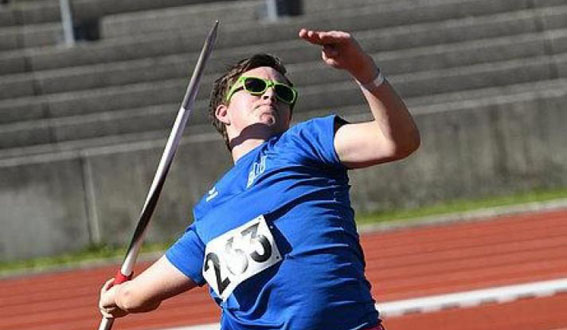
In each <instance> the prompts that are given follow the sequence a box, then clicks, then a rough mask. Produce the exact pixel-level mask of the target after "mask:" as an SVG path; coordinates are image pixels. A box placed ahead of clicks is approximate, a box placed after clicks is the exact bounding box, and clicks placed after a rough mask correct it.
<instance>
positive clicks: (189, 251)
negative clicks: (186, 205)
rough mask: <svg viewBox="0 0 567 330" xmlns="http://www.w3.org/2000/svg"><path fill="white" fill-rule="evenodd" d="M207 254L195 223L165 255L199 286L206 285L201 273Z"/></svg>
mask: <svg viewBox="0 0 567 330" xmlns="http://www.w3.org/2000/svg"><path fill="white" fill-rule="evenodd" d="M204 254H205V244H203V241H201V239H200V238H199V236H198V234H197V231H196V228H195V223H193V224H192V225H191V226H189V228H187V230H186V231H185V234H183V236H181V238H179V239H178V240H177V242H175V243H174V244H173V245H172V246H171V247H170V248H169V249H168V250H167V251H166V253H165V256H166V257H167V259H168V260H169V262H171V264H173V265H174V266H175V267H176V268H177V269H179V270H180V271H181V272H182V273H183V274H185V275H186V276H187V277H189V278H190V279H191V280H193V282H195V283H196V284H198V285H200V286H201V285H204V284H205V283H206V282H205V279H204V278H203V274H202V273H201V269H202V267H203V259H204Z"/></svg>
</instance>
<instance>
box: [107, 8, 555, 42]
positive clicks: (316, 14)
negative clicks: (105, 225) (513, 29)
mask: <svg viewBox="0 0 567 330" xmlns="http://www.w3.org/2000/svg"><path fill="white" fill-rule="evenodd" d="M331 2H337V0H335V1H331ZM473 2H474V1H473ZM473 2H471V1H470V0H465V1H460V5H458V6H454V5H455V4H456V2H455V1H452V0H429V1H415V0H413V1H411V0H404V1H391V0H390V1H374V2H370V1H360V0H359V1H355V2H353V3H352V4H351V3H350V2H347V3H348V5H346V4H341V5H337V4H335V5H334V6H333V5H331V6H327V2H326V1H321V0H318V1H315V2H313V1H312V4H311V6H310V7H308V8H309V9H310V10H311V12H309V13H307V14H306V15H304V16H301V17H297V19H299V20H300V21H303V20H305V19H308V20H309V19H311V20H313V19H317V18H319V19H323V20H328V18H329V17H330V16H332V17H336V16H337V15H343V14H347V15H348V14H349V13H352V12H360V13H364V12H371V13H372V15H374V16H375V19H376V21H379V22H382V23H383V24H388V25H391V23H388V22H392V21H397V22H398V23H395V24H397V25H399V24H400V23H401V22H407V21H409V20H413V21H416V22H417V21H419V20H431V14H432V13H431V12H430V10H433V11H435V12H436V14H435V15H436V16H437V18H436V19H438V20H439V19H447V17H448V15H449V16H452V15H457V16H463V15H465V16H476V15H482V14H486V13H487V12H489V13H496V12H502V11H509V10H518V9H528V8H533V7H534V4H532V3H530V2H528V1H525V0H524V1H513V0H504V1H502V0H501V1H476V2H475V3H474V4H472V3H473ZM544 5H545V4H544ZM457 7H460V8H457ZM337 9H338V10H337ZM465 12H466V14H465ZM331 13H332V14H331ZM134 15H135V14H134ZM245 18H246V17H245ZM165 20H167V22H165ZM130 22H131V29H132V30H131V31H135V30H136V29H135V27H138V26H139V27H140V30H141V32H145V33H148V32H152V31H156V32H157V31H162V30H166V29H169V30H171V31H173V30H174V29H178V28H184V27H192V26H195V25H194V24H193V22H192V21H191V20H187V19H185V18H184V16H183V15H182V14H181V13H180V15H178V16H175V15H171V14H169V15H166V17H165V18H161V17H159V16H154V19H152V20H149V21H143V22H144V24H143V26H142V24H141V22H136V21H135V20H130ZM255 24H258V23H254V22H252V24H251V25H252V26H253V25H255ZM284 24H285V23H284ZM405 24H407V23H405ZM231 25H232V24H231ZM351 29H352V27H351ZM128 31H130V30H128ZM128 31H125V32H120V31H118V32H117V33H116V34H118V35H119V36H120V35H126V34H127V33H128ZM134 33H136V32H134Z"/></svg>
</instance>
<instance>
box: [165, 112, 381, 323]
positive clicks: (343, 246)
mask: <svg viewBox="0 0 567 330" xmlns="http://www.w3.org/2000/svg"><path fill="white" fill-rule="evenodd" d="M335 120H341V119H340V118H338V117H336V116H335V115H331V116H327V117H323V118H316V119H312V120H308V121H306V122H303V123H300V124H297V125H295V126H293V127H291V128H290V129H289V130H287V131H286V132H284V133H282V134H279V135H276V136H274V137H272V138H271V139H269V140H268V141H266V142H264V143H263V144H262V145H260V146H258V147H256V148H255V149H253V150H251V151H250V152H248V153H247V154H245V155H244V156H243V157H241V158H240V159H238V161H237V162H236V163H235V164H234V167H233V168H231V169H230V170H229V171H228V172H227V173H226V174H225V175H224V176H223V177H222V178H221V179H220V180H219V181H218V182H217V183H216V184H215V185H214V186H213V187H212V188H211V189H210V190H209V191H208V193H207V194H206V195H205V196H204V197H203V198H202V199H201V201H200V202H199V203H198V204H197V205H196V206H195V208H194V210H193V213H194V222H193V224H192V225H191V226H189V227H188V229H187V230H186V232H185V234H184V235H183V236H182V237H181V238H180V239H179V240H178V241H177V242H176V243H175V244H174V245H173V246H172V247H171V248H170V249H169V250H168V251H167V252H166V256H167V258H168V260H169V261H170V262H171V263H172V264H173V265H174V266H175V267H177V268H178V269H179V270H180V271H181V272H183V273H184V274H185V275H187V276H188V277H189V278H191V279H192V280H193V281H194V282H196V283H197V284H198V285H204V284H205V283H208V284H209V286H210V294H211V296H212V297H213V299H214V300H215V301H216V302H217V304H218V305H219V306H220V307H221V308H222V311H223V313H222V317H221V326H222V329H225V330H229V329H298V330H307V329H333V330H341V329H364V328H368V327H372V326H375V325H377V323H378V312H377V311H376V309H375V307H374V300H373V299H372V296H371V293H370V283H369V282H368V281H367V280H366V278H365V276H364V267H365V263H364V255H363V252H362V249H361V247H360V243H359V236H358V234H357V231H356V226H355V223H354V212H353V210H352V208H351V207H350V199H349V188H350V186H349V184H348V176H347V168H346V167H345V166H343V165H342V164H341V163H340V161H339V159H338V156H337V154H336V151H335V148H334V144H333V140H334V133H335V129H334V126H335Z"/></svg>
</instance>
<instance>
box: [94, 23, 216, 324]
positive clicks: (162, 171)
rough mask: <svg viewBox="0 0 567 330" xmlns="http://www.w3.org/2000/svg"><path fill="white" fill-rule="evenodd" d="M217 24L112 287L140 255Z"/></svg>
mask: <svg viewBox="0 0 567 330" xmlns="http://www.w3.org/2000/svg"><path fill="white" fill-rule="evenodd" d="M218 24H219V22H218V21H216V22H215V25H214V26H213V28H212V29H211V31H210V32H209V35H208V36H207V39H206V40H205V44H204V45H203V49H202V50H201V54H200V55H199V59H198V60H197V65H196V66H195V69H194V70H193V75H192V77H191V80H190V81H189V85H188V86H187V90H186V92H185V96H184V97H183V101H182V103H181V107H180V108H179V112H178V113H177V117H176V119H175V123H174V124H173V128H172V129H171V133H170V134H169V138H168V139H167V144H166V146H165V149H164V151H163V154H162V156H161V159H160V162H159V165H158V168H157V170H156V174H155V176H154V180H153V182H152V185H151V187H150V190H149V192H148V195H147V197H146V201H145V203H144V206H143V207H142V211H141V212H140V217H139V219H138V224H137V225H136V229H135V230H134V234H133V235H132V239H131V240H130V244H129V246H128V250H127V251H126V256H125V258H124V261H123V263H122V267H121V268H120V271H119V272H118V273H117V274H116V276H115V278H114V284H120V283H123V282H125V281H127V280H129V279H130V278H131V276H132V274H133V268H134V265H135V263H136V258H137V257H138V254H139V252H140V248H141V246H142V242H143V238H144V235H145V233H146V230H147V228H148V224H149V223H150V219H151V217H152V214H153V212H154V210H155V207H156V205H157V201H158V199H159V195H160V193H161V190H162V188H163V185H164V182H165V178H166V177H167V173H168V172H169V169H170V167H171V163H172V161H173V157H174V156H175V152H176V151H177V147H178V146H179V142H180V140H181V136H182V135H183V130H184V128H185V125H186V123H187V119H188V118H189V115H190V114H191V111H192V110H193V104H194V103H195V98H196V97H197V92H198V91H199V83H200V81H201V78H202V76H203V72H204V69H205V65H206V63H207V60H208V59H209V57H210V55H211V52H212V50H213V46H214V44H215V41H216V36H217V29H218ZM113 320H114V319H107V318H103V319H102V321H101V323H100V326H99V330H110V329H111V328H112V324H113Z"/></svg>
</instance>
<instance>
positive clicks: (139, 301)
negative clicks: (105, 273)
mask: <svg viewBox="0 0 567 330" xmlns="http://www.w3.org/2000/svg"><path fill="white" fill-rule="evenodd" d="M113 281H114V279H110V280H108V281H107V282H106V283H105V284H104V286H103V287H102V289H101V291H100V300H99V309H100V312H101V313H102V315H103V316H104V317H106V318H118V317H122V316H125V315H127V314H129V313H143V312H149V311H152V310H154V309H156V308H158V306H159V305H160V304H161V302H162V301H163V300H165V299H167V298H170V297H173V296H175V295H178V294H180V293H182V292H185V291H187V290H190V289H192V288H194V287H195V286H196V284H195V282H193V281H192V280H191V279H190V278H188V277H187V276H185V274H183V273H182V272H180V271H179V270H178V269H177V268H176V267H175V266H173V265H172V264H171V263H170V262H169V260H167V258H166V257H165V256H163V257H161V258H160V259H159V260H158V261H156V262H155V263H154V264H153V265H151V266H150V267H149V268H148V269H146V270H145V271H144V272H143V273H141V274H140V275H139V276H137V277H135V278H134V279H133V280H131V281H128V282H124V283H122V284H119V285H115V286H113V285H112V282H113Z"/></svg>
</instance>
